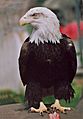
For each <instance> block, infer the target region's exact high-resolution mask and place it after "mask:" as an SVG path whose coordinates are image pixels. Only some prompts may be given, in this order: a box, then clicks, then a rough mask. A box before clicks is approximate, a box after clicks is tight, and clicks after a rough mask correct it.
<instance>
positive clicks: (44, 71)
mask: <svg viewBox="0 0 83 119" xmlns="http://www.w3.org/2000/svg"><path fill="white" fill-rule="evenodd" d="M26 24H31V25H32V26H33V31H32V33H31V35H30V36H29V37H28V38H27V39H26V40H25V41H24V43H23V45H22V48H21V51H20V56H19V70H20V76H21V80H22V82H23V85H24V86H26V91H25V98H26V100H28V108H31V111H35V112H40V113H41V112H43V111H47V107H46V106H45V104H44V103H43V102H42V97H43V96H45V93H44V90H48V91H47V92H48V93H47V94H46V95H51V94H53V95H54V97H55V103H54V104H52V105H51V107H53V108H56V109H58V110H60V111H61V112H63V113H65V110H70V109H71V108H70V107H63V106H61V105H60V102H59V100H60V99H65V100H66V101H67V100H70V99H71V98H73V97H74V89H73V88H72V86H71V83H72V81H73V78H74V76H75V74H76V69H77V60H76V51H75V47H74V44H73V42H72V41H71V40H70V38H68V37H67V36H66V35H64V34H61V33H60V29H59V20H58V18H57V16H56V15H55V14H54V13H53V12H52V11H51V10H49V9H48V8H45V7H35V8H31V9H30V10H29V11H28V12H27V13H26V14H25V15H24V16H23V17H22V18H21V19H20V25H26ZM49 90H51V93H50V91H49Z"/></svg>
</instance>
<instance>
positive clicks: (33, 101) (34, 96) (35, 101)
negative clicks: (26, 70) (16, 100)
mask: <svg viewBox="0 0 83 119" xmlns="http://www.w3.org/2000/svg"><path fill="white" fill-rule="evenodd" d="M41 99H42V89H41V86H40V84H39V83H38V82H35V81H34V82H32V81H30V82H29V83H28V84H27V86H26V91H25V101H26V102H28V103H27V104H26V107H27V109H30V108H31V107H34V108H39V105H40V101H41Z"/></svg>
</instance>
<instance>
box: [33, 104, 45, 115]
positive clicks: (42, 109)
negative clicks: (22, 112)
mask: <svg viewBox="0 0 83 119" xmlns="http://www.w3.org/2000/svg"><path fill="white" fill-rule="evenodd" d="M31 112H39V113H40V115H41V116H43V112H47V107H46V106H45V105H44V103H43V102H40V107H39V109H36V108H34V107H31Z"/></svg>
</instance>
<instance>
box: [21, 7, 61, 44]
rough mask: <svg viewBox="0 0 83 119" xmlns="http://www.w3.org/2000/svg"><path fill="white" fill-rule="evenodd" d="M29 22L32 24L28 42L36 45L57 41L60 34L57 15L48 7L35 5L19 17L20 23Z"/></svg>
mask: <svg viewBox="0 0 83 119" xmlns="http://www.w3.org/2000/svg"><path fill="white" fill-rule="evenodd" d="M25 24H31V25H32V26H33V31H32V34H31V35H30V42H31V43H32V42H35V43H36V44H37V45H38V44H39V43H40V42H42V43H44V41H45V42H48V41H50V42H52V43H55V44H56V42H58V43H59V40H60V39H61V37H62V35H61V33H60V29H59V26H60V25H59V20H58V19H57V16H56V15H55V14H54V13H53V12H52V11H51V10H49V9H48V8H45V7H35V8H32V9H30V10H29V11H28V12H27V13H26V14H25V15H24V16H23V17H22V18H21V19H20V25H25Z"/></svg>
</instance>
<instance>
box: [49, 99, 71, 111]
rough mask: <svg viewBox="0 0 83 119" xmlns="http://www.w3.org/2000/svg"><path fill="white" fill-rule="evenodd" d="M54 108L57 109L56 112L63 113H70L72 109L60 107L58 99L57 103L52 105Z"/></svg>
mask: <svg viewBox="0 0 83 119" xmlns="http://www.w3.org/2000/svg"><path fill="white" fill-rule="evenodd" d="M51 107H52V108H56V110H59V111H60V112H62V113H66V111H70V110H71V108H70V107H63V106H61V105H60V102H59V100H58V99H56V100H55V103H54V104H52V105H51Z"/></svg>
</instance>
